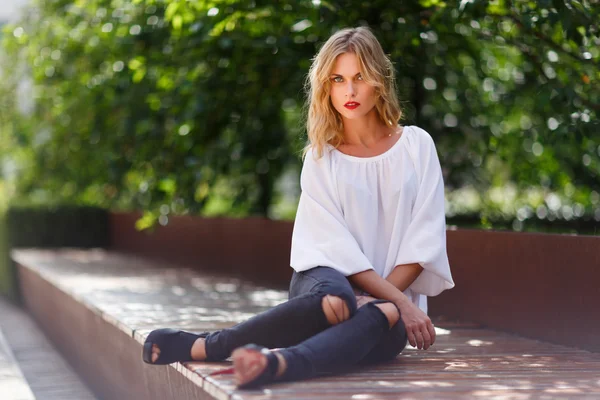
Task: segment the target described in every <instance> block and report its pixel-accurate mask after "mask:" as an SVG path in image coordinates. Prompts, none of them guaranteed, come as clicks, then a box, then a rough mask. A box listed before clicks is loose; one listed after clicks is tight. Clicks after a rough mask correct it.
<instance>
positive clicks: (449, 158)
mask: <svg viewBox="0 0 600 400" xmlns="http://www.w3.org/2000/svg"><path fill="white" fill-rule="evenodd" d="M599 19H600V17H599V10H598V8H597V7H593V6H591V5H589V4H588V3H579V2H566V1H562V2H561V1H540V2H532V1H516V2H503V1H496V2H487V1H478V0H474V1H470V2H466V1H463V2H460V3H457V2H444V1H434V0H427V1H425V0H421V1H417V2H401V3H395V2H388V1H382V0H374V1H370V2H364V1H360V2H359V1H349V2H348V1H346V2H336V1H291V0H288V1H282V2H277V3H272V2H258V3H257V2H255V1H247V0H221V1H212V2H207V1H200V0H187V1H184V0H133V1H130V0H88V1H82V0H34V1H32V12H29V13H27V16H26V17H25V19H24V20H23V21H20V22H19V23H17V24H14V25H11V26H9V27H7V28H6V29H5V30H4V35H5V36H4V40H3V45H4V51H5V54H6V57H5V59H4V62H3V64H4V67H3V72H0V74H2V76H0V158H2V159H3V162H4V164H5V168H4V169H5V170H6V165H7V164H6V163H7V162H8V165H9V166H10V167H11V168H9V169H10V171H12V174H13V176H14V178H13V179H12V180H9V181H10V182H12V183H11V185H12V186H11V187H14V190H16V193H17V195H18V196H19V197H20V198H23V197H27V198H28V199H30V200H31V201H33V202H38V203H47V202H53V201H58V200H60V201H68V202H72V203H76V204H88V205H95V206H104V207H112V208H119V209H143V210H146V211H147V213H146V215H145V218H144V219H143V220H142V221H141V222H140V227H147V226H150V225H151V224H152V223H153V221H155V220H156V219H159V218H161V216H162V218H163V220H164V221H167V218H166V217H167V215H168V214H169V213H176V214H181V213H194V214H197V213H200V214H203V215H220V214H229V215H239V216H244V215H251V214H262V215H273V213H274V211H273V210H275V209H278V210H281V212H280V213H279V215H285V216H288V217H291V216H292V215H290V208H293V207H290V206H287V207H285V206H284V207H281V206H279V205H276V204H275V201H276V200H277V199H279V198H283V196H281V194H279V193H277V190H276V185H275V184H276V182H277V179H278V178H279V177H280V176H281V174H282V172H283V171H284V169H285V168H287V166H289V165H293V166H294V167H295V168H296V170H297V168H298V157H297V151H298V150H299V149H300V147H301V144H302V141H303V140H304V139H303V137H304V132H303V129H302V127H301V126H300V114H301V105H302V102H303V95H302V91H301V89H302V83H303V79H304V76H305V74H306V72H307V70H308V67H309V65H310V59H311V57H312V56H313V55H314V54H315V52H316V51H317V49H318V47H319V45H320V44H321V43H322V42H323V41H324V40H326V39H327V37H329V35H330V34H331V33H332V32H334V31H335V30H337V29H339V28H342V27H345V26H356V25H361V24H366V25H369V26H370V27H372V28H373V30H374V31H375V33H376V35H377V37H378V38H379V39H380V41H381V43H382V45H383V47H384V49H386V51H388V52H389V53H390V55H391V57H392V59H393V60H394V62H395V65H396V68H397V71H398V76H399V86H400V91H401V96H402V100H403V104H405V107H406V112H407V118H406V121H405V124H418V125H420V126H422V127H424V128H425V129H427V130H429V131H430V132H431V133H432V135H433V136H434V138H435V140H436V143H437V144H438V149H439V153H440V159H441V162H442V165H443V166H444V173H445V180H446V186H447V188H448V189H449V190H450V191H451V193H453V194H456V195H451V196H449V197H450V198H451V201H450V210H449V215H454V214H460V213H462V212H471V211H473V210H471V209H468V207H467V208H465V207H466V206H465V205H464V203H465V201H466V199H467V198H466V197H464V196H463V195H464V193H465V191H466V192H469V193H470V194H471V195H472V196H471V197H472V198H473V199H472V201H471V203H470V204H471V205H472V207H474V208H475V209H476V210H477V211H480V212H481V218H482V222H483V223H486V221H489V220H493V219H494V218H495V216H502V217H511V218H513V219H514V218H517V219H518V220H519V221H524V220H525V219H530V218H542V219H550V220H552V219H564V220H569V219H574V218H584V217H585V218H588V219H589V218H590V217H595V218H596V220H600V139H599V136H600V135H598V134H597V131H598V119H597V114H598V111H599V110H600V72H598V71H600V68H598V66H599V64H600V38H599V37H598V21H599ZM25 76H31V77H32V79H33V87H34V89H35V90H34V98H33V99H31V100H32V101H33V113H32V114H30V115H28V114H25V115H24V114H22V113H20V112H18V108H19V102H18V101H17V100H16V99H17V98H18V97H17V96H16V93H17V85H18V83H19V82H20V81H21V80H22V79H23V77H25ZM5 174H6V172H5ZM11 190H12V189H11ZM499 192H501V194H500V195H499V194H498V193H499ZM513 193H514V195H513ZM57 199H58V200H57ZM269 210H271V212H269ZM516 229H518V224H517V226H516Z"/></svg>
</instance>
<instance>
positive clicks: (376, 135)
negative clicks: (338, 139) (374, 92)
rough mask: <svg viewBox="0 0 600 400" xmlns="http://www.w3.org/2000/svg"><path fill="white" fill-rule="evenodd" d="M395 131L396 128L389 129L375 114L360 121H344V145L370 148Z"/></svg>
mask: <svg viewBox="0 0 600 400" xmlns="http://www.w3.org/2000/svg"><path fill="white" fill-rule="evenodd" d="M395 130H396V127H395V126H393V127H389V126H386V125H385V124H384V123H382V122H381V121H380V120H379V118H378V117H377V115H376V114H375V113H369V114H367V115H365V116H364V117H363V118H360V119H352V120H349V119H344V144H346V145H350V146H359V147H366V148H369V147H372V146H374V145H375V144H377V143H378V142H379V141H380V140H382V139H383V138H385V137H387V136H389V135H390V134H391V133H392V132H395Z"/></svg>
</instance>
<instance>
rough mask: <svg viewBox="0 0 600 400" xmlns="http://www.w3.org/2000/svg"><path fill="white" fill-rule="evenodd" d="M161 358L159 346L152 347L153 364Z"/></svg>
mask: <svg viewBox="0 0 600 400" xmlns="http://www.w3.org/2000/svg"><path fill="white" fill-rule="evenodd" d="M159 356H160V349H159V348H158V346H157V345H155V344H153V345H152V362H153V363H154V362H156V360H158V357H159Z"/></svg>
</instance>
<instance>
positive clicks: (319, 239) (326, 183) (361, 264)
mask: <svg viewBox="0 0 600 400" xmlns="http://www.w3.org/2000/svg"><path fill="white" fill-rule="evenodd" d="M326 152H327V150H325V153H326ZM313 157H314V156H313V151H312V149H311V151H309V152H308V153H307V155H306V157H305V159H304V164H303V166H302V172H301V173H300V188H301V190H302V192H301V194H300V202H299V203H298V210H297V212H296V219H295V221H294V228H293V232H292V249H291V258H290V265H291V266H292V268H294V270H296V271H305V270H307V269H310V268H313V267H317V266H327V267H331V268H334V269H336V270H337V271H339V272H341V273H342V274H344V276H348V275H353V274H356V273H359V272H362V271H366V270H369V269H373V266H372V265H371V263H370V261H369V260H368V259H367V257H366V256H365V254H364V253H363V252H362V250H361V249H360V247H359V245H358V242H357V241H356V239H355V238H354V236H352V234H351V233H350V231H349V230H348V227H347V225H346V222H345V220H344V216H343V214H342V211H341V207H340V203H339V199H338V196H336V193H337V191H336V190H335V189H334V188H335V186H334V180H333V175H332V172H331V167H330V161H331V160H330V158H329V156H328V155H327V154H324V155H323V156H322V157H321V158H319V159H318V160H317V159H315V158H313Z"/></svg>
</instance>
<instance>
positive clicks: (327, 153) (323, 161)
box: [302, 146, 331, 169]
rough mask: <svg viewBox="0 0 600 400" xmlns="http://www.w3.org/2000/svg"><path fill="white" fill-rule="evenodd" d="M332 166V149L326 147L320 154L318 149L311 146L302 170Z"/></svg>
mask: <svg viewBox="0 0 600 400" xmlns="http://www.w3.org/2000/svg"><path fill="white" fill-rule="evenodd" d="M330 165H331V147H330V146H324V147H323V150H322V152H321V154H318V151H317V148H316V147H314V146H310V147H309V148H308V150H307V151H306V155H305V156H304V160H303V162H302V169H322V168H328V167H329V166H330Z"/></svg>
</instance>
